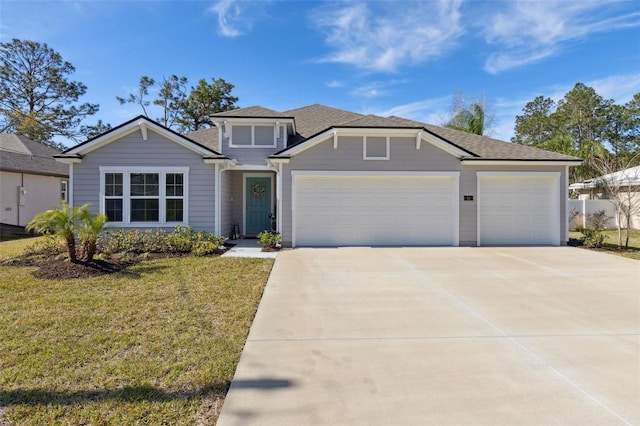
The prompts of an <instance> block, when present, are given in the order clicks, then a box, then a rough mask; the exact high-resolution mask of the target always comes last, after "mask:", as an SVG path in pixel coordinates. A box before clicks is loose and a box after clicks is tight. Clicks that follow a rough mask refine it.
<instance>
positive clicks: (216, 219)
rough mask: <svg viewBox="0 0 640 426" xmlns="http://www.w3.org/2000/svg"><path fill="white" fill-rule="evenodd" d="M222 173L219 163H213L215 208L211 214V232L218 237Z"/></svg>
mask: <svg viewBox="0 0 640 426" xmlns="http://www.w3.org/2000/svg"><path fill="white" fill-rule="evenodd" d="M221 175H222V173H221V172H220V164H219V163H215V164H214V176H215V182H214V185H213V187H214V192H215V194H214V200H215V206H214V209H213V210H214V213H213V232H214V234H215V235H220V214H221V211H220V204H221V201H222V197H221V194H220V187H221V185H220V178H221Z"/></svg>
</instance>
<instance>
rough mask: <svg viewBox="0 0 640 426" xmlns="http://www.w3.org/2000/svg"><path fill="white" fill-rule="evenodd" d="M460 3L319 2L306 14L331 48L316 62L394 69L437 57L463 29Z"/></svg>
mask: <svg viewBox="0 0 640 426" xmlns="http://www.w3.org/2000/svg"><path fill="white" fill-rule="evenodd" d="M460 5H461V0H439V1H429V2H420V1H417V2H416V1H414V2H362V1H358V2H349V3H337V4H336V3H331V4H330V5H326V6H323V7H321V8H319V9H316V10H315V11H314V12H313V13H312V14H311V21H312V25H314V26H315V27H317V28H319V29H320V30H321V31H324V33H325V41H326V43H327V45H328V46H329V47H331V49H332V53H330V54H329V55H327V56H326V57H324V58H322V59H321V60H320V61H321V62H335V63H344V64H349V65H353V66H356V67H358V68H363V69H366V70H370V71H382V72H394V71H396V70H397V69H398V68H399V67H400V66H403V65H406V64H416V63H421V62H424V61H427V60H429V59H433V58H436V57H439V56H441V55H443V54H445V53H446V52H448V51H449V50H450V49H451V48H453V47H455V45H456V42H457V40H458V38H459V37H460V36H461V35H462V34H463V29H462V26H461V24H460Z"/></svg>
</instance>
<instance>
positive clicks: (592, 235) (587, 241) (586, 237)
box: [581, 228, 607, 248]
mask: <svg viewBox="0 0 640 426" xmlns="http://www.w3.org/2000/svg"><path fill="white" fill-rule="evenodd" d="M606 239H607V235H605V234H604V232H603V231H602V229H592V228H585V229H583V230H582V239H581V240H582V244H583V245H584V246H585V247H590V248H598V247H602V244H604V240H606Z"/></svg>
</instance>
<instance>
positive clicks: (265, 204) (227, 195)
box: [218, 168, 278, 240]
mask: <svg viewBox="0 0 640 426" xmlns="http://www.w3.org/2000/svg"><path fill="white" fill-rule="evenodd" d="M277 185H278V179H277V173H276V172H274V171H272V170H269V169H262V170H237V169H233V168H230V169H226V170H222V171H221V173H220V197H219V198H218V200H219V205H220V230H219V233H220V235H223V236H226V237H228V238H229V239H230V240H233V239H238V238H245V237H255V236H256V235H257V234H258V233H260V232H262V231H269V230H275V229H277V228H278V225H277V223H278V222H277V213H278V196H277V194H278V190H277Z"/></svg>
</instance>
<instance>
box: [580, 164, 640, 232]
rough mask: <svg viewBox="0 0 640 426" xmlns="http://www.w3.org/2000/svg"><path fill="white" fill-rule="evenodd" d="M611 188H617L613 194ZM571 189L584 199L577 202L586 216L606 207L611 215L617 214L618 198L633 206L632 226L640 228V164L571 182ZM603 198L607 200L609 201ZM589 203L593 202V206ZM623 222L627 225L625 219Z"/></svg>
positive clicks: (614, 221) (613, 221)
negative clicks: (615, 204)
mask: <svg viewBox="0 0 640 426" xmlns="http://www.w3.org/2000/svg"><path fill="white" fill-rule="evenodd" d="M611 188H615V191H614V193H613V194H612V193H611ZM569 190H571V191H572V192H573V193H574V194H577V198H578V200H581V201H583V203H581V204H580V203H578V204H576V207H578V208H577V209H576V210H577V211H578V213H579V214H582V215H583V216H586V215H585V214H584V213H592V212H593V211H596V210H600V209H604V210H606V211H607V212H608V213H609V215H610V216H615V211H616V209H615V206H614V203H615V201H614V200H616V198H617V199H618V202H622V203H623V204H624V205H626V206H631V217H630V222H631V228H635V229H640V166H636V167H630V168H628V169H624V170H620V171H617V172H614V173H609V174H606V175H604V176H599V177H596V178H593V179H587V180H585V181H583V182H577V183H574V184H571V185H569ZM616 194H617V197H616ZM601 200H607V201H608V203H604V201H601ZM589 203H590V204H592V206H591V207H590V206H589V205H588V204H589ZM607 204H608V205H607ZM585 220H586V219H585ZM610 223H611V224H613V223H617V220H615V218H614V219H613V220H612V221H610ZM621 223H622V225H623V226H626V222H625V221H624V220H623V221H621Z"/></svg>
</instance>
